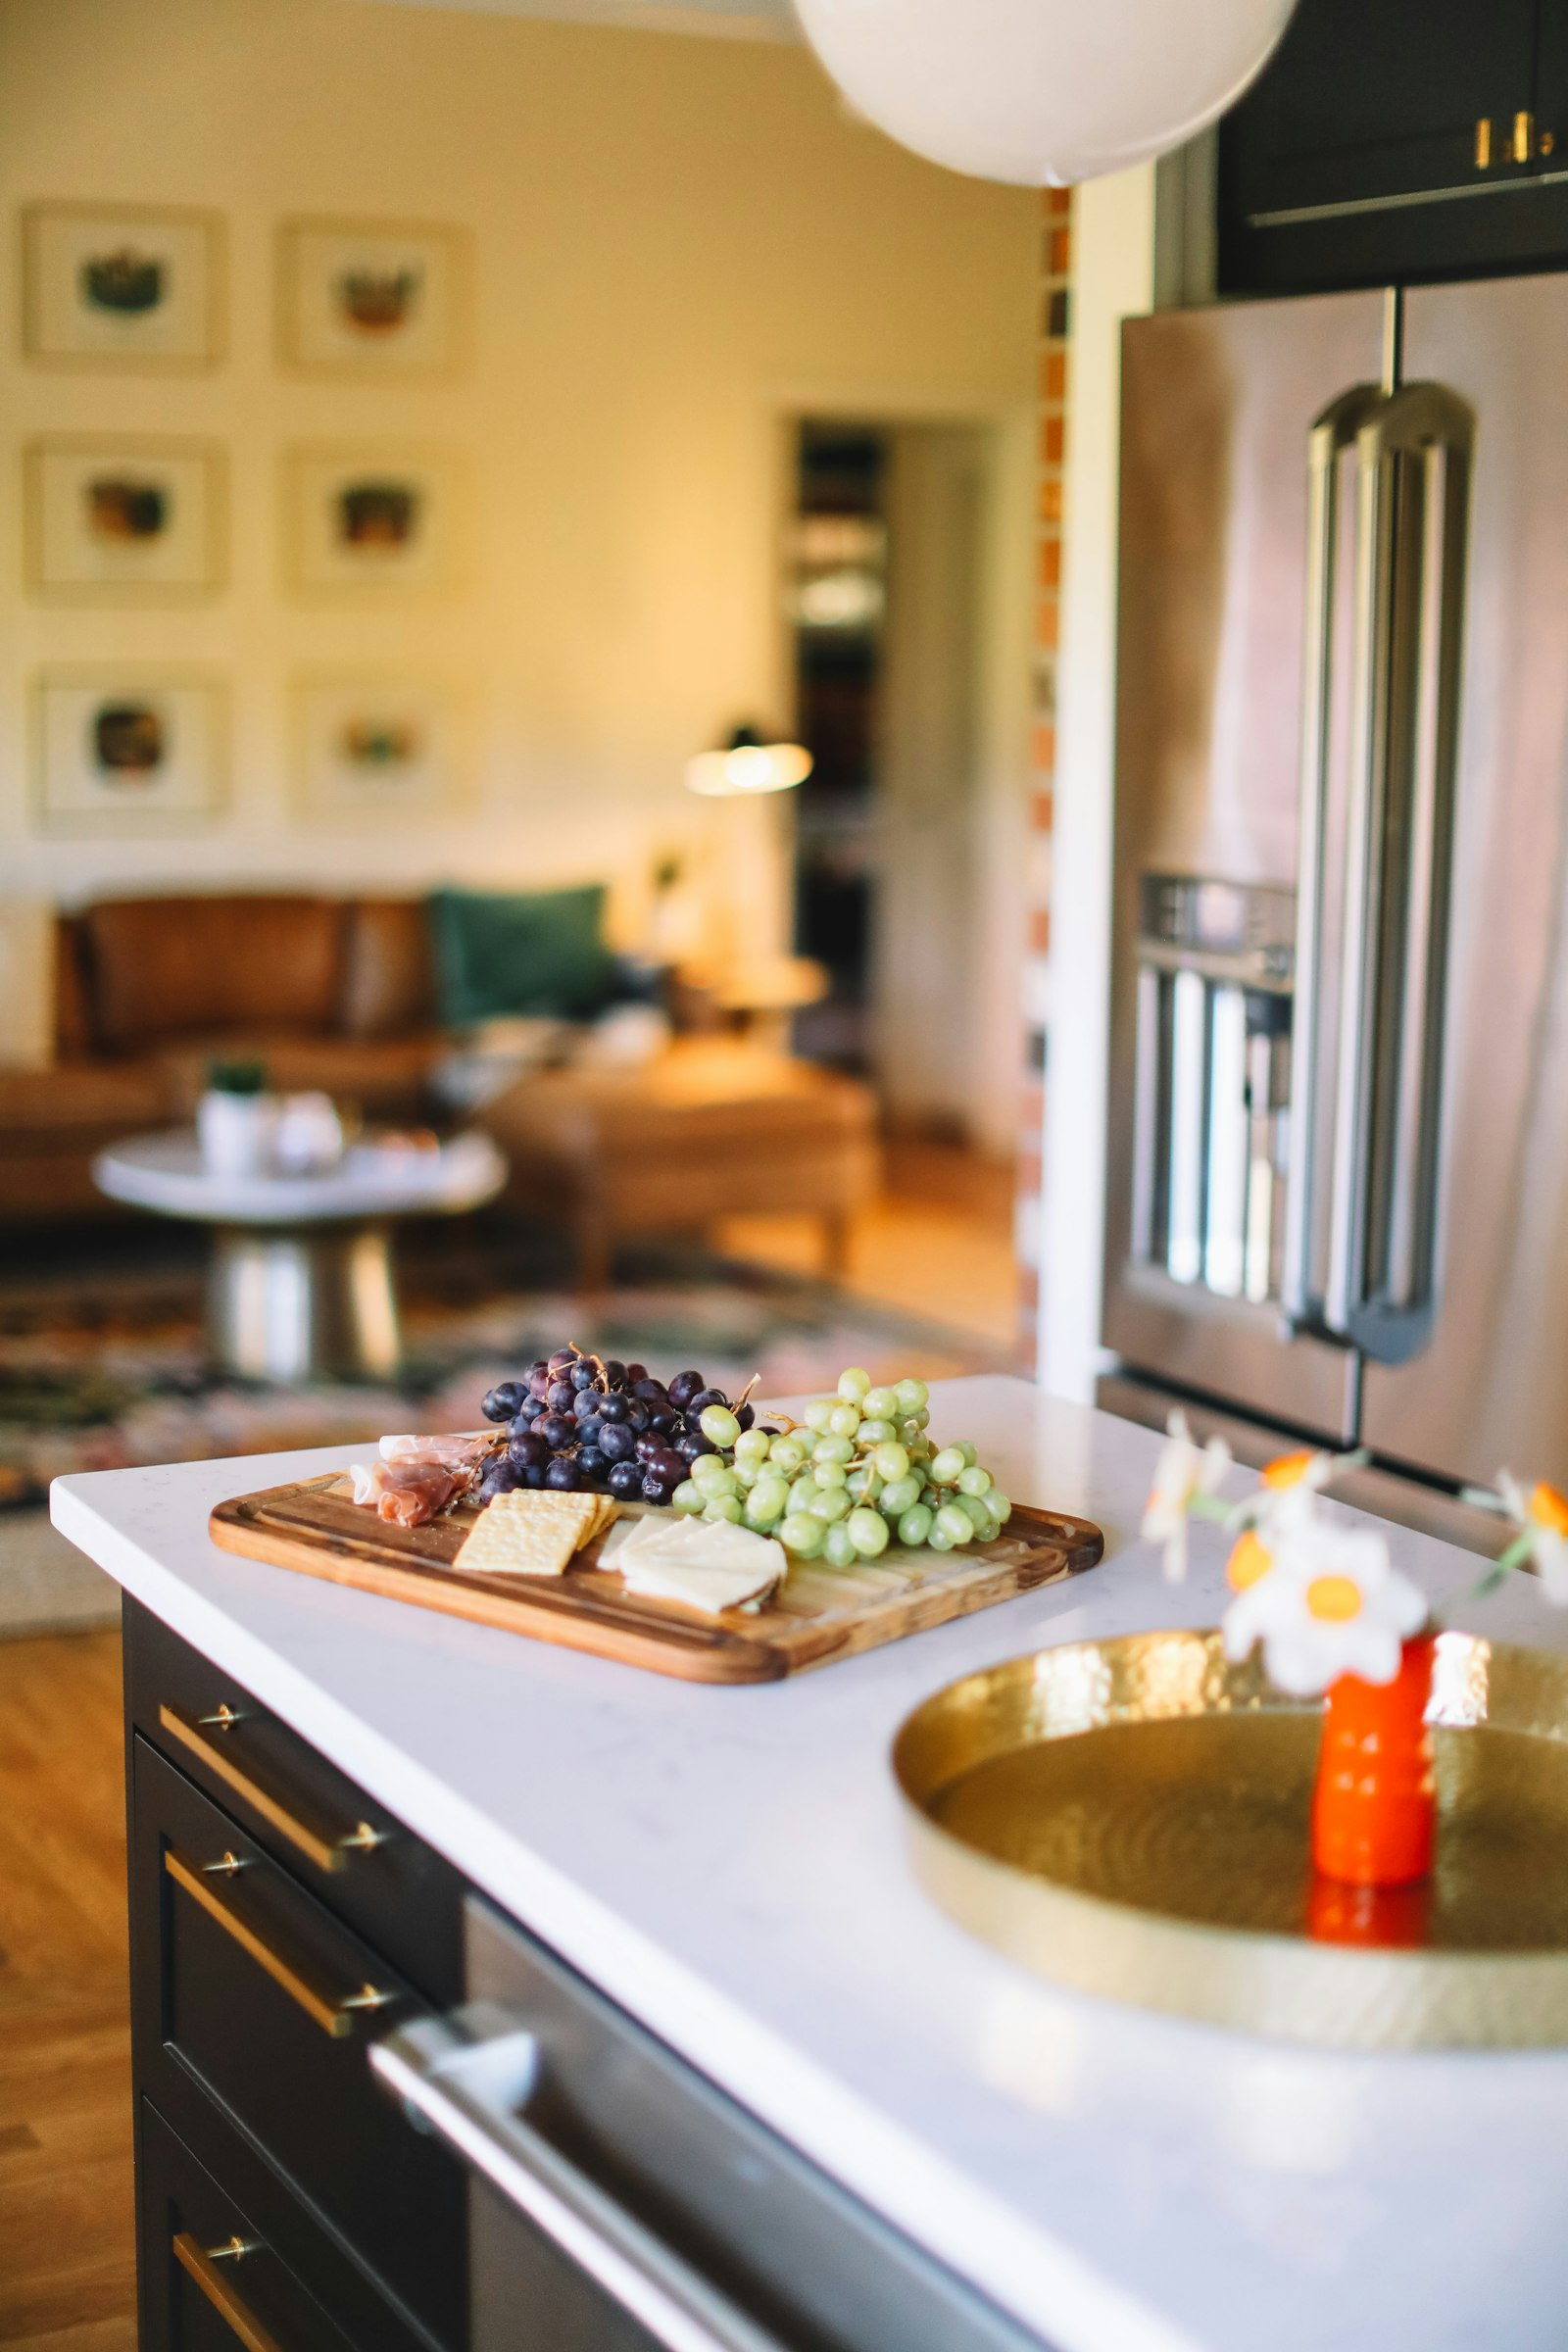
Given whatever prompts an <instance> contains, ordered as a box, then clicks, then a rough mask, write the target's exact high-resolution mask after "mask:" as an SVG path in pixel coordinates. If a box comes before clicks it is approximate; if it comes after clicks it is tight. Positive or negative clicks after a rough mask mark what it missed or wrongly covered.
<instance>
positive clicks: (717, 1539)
mask: <svg viewBox="0 0 1568 2352" xmlns="http://www.w3.org/2000/svg"><path fill="white" fill-rule="evenodd" d="M600 1565H601V1567H604V1568H613V1569H614V1570H615V1572H616V1573H617V1575H618V1576H619V1577H620V1579H621V1581H622V1583H623V1584H624V1585H625V1588H626V1590H627V1592H628V1593H638V1594H640V1595H641V1597H642V1598H643V1599H645V1600H674V1601H680V1602H682V1603H683V1604H684V1605H685V1606H686V1607H687V1608H689V1609H700V1610H701V1611H702V1612H703V1614H704V1615H705V1616H708V1617H716V1616H717V1615H718V1614H719V1612H720V1610H722V1609H738V1608H743V1607H744V1606H745V1605H746V1603H747V1602H748V1601H755V1600H757V1599H759V1598H760V1596H761V1594H763V1593H770V1592H771V1591H772V1590H773V1587H774V1586H775V1585H776V1584H777V1583H778V1582H779V1581H780V1579H781V1578H782V1577H783V1575H784V1572H785V1570H786V1569H787V1568H788V1566H789V1559H788V1556H787V1555H786V1553H785V1550H784V1546H783V1544H777V1543H775V1542H774V1541H773V1539H772V1537H771V1536H759V1535H756V1534H754V1533H753V1531H752V1530H751V1529H750V1528H749V1527H732V1526H730V1524H729V1523H728V1521H726V1520H720V1521H717V1522H713V1521H710V1520H705V1519H674V1520H670V1519H654V1518H646V1519H636V1520H633V1521H631V1522H630V1523H629V1524H626V1523H623V1525H622V1527H620V1528H617V1529H616V1530H615V1537H614V1543H613V1548H612V1546H611V1545H610V1544H607V1545H606V1547H605V1551H604V1553H603V1555H602V1556H601V1560H600Z"/></svg>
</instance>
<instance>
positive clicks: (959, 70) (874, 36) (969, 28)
mask: <svg viewBox="0 0 1568 2352" xmlns="http://www.w3.org/2000/svg"><path fill="white" fill-rule="evenodd" d="M795 5H796V9H797V13H798V14H799V16H800V20H801V25H802V27H803V29H804V31H805V33H806V36H807V38H808V40H809V42H810V44H811V46H812V48H813V49H814V50H815V51H816V53H817V55H818V57H819V58H820V59H821V61H822V63H823V65H824V66H825V67H826V68H827V70H828V72H829V73H830V74H831V75H832V76H833V79H834V80H835V81H836V82H837V83H838V85H839V87H840V89H841V90H843V92H844V94H845V96H846V97H847V98H849V99H850V101H851V102H852V104H853V105H855V106H856V107H858V110H859V111H860V113H861V114H863V115H866V116H868V117H869V118H870V120H871V121H872V122H873V123H876V124H877V126H878V127H879V128H880V129H882V130H885V131H887V132H888V133H889V135H890V136H891V137H893V138H895V139H897V140H898V141H899V142H900V144H901V145H902V146H905V147H912V148H913V150H914V152H915V154H916V155H923V156H927V157H929V159H930V160H931V161H932V162H933V163H938V164H947V165H948V166H949V167H950V168H951V169H952V170H953V171H955V172H971V173H973V174H974V175H975V176H976V177H977V178H981V179H1006V180H1017V181H1021V182H1023V183H1024V184H1026V185H1029V186H1036V187H1038V186H1041V185H1044V184H1047V183H1052V184H1055V185H1060V184H1062V183H1064V182H1066V181H1068V180H1077V179H1093V178H1095V177H1097V176H1098V175H1099V174H1100V173H1101V172H1119V171H1121V170H1122V169H1123V168H1124V167H1125V166H1127V165H1129V164H1136V163H1141V162H1143V161H1144V159H1145V158H1146V157H1148V156H1151V155H1159V154H1162V153H1163V152H1164V151H1165V150H1166V149H1168V148H1171V147H1179V146H1180V145H1181V143H1182V141H1183V140H1184V139H1189V138H1191V137H1192V136H1193V135H1194V133H1195V132H1197V131H1200V130H1201V129H1202V128H1203V126H1204V124H1205V123H1212V122H1213V121H1214V119H1215V117H1216V116H1218V115H1222V114H1223V113H1224V111H1225V109H1226V108H1227V107H1228V106H1229V105H1230V104H1231V103H1232V101H1233V100H1234V99H1236V98H1239V97H1240V96H1241V94H1242V92H1243V90H1245V89H1246V87H1247V85H1248V83H1249V82H1250V80H1251V79H1252V77H1253V76H1254V74H1256V73H1258V72H1259V71H1260V69H1261V68H1262V67H1263V66H1264V65H1265V64H1266V62H1267V60H1268V57H1269V53H1270V51H1271V50H1272V49H1273V48H1274V45H1275V43H1276V42H1277V41H1278V39H1279V37H1280V35H1281V33H1282V32H1283V31H1284V29H1285V26H1286V23H1287V21H1288V19H1289V17H1290V14H1291V10H1292V8H1293V7H1294V5H1295V0H795Z"/></svg>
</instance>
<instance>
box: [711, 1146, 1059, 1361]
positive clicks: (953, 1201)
mask: <svg viewBox="0 0 1568 2352" xmlns="http://www.w3.org/2000/svg"><path fill="white" fill-rule="evenodd" d="M884 1167H885V1174H884V1182H883V1187H882V1191H881V1193H880V1195H879V1197H878V1198H877V1199H876V1200H875V1201H873V1202H872V1203H871V1205H870V1207H869V1208H868V1209H866V1211H865V1212H864V1214H863V1215H862V1216H858V1217H857V1218H856V1219H855V1220H854V1222H853V1224H852V1225H851V1228H850V1235H849V1264H848V1267H847V1269H846V1271H845V1275H844V1278H843V1279H844V1284H845V1288H846V1289H848V1290H852V1291H857V1292H858V1293H859V1294H860V1296H861V1297H862V1298H866V1299H877V1300H879V1301H880V1302H882V1303H884V1304H886V1305H889V1306H896V1307H901V1308H903V1309H904V1310H905V1312H907V1313H910V1314H917V1315H928V1316H929V1317H930V1318H931V1320H932V1322H933V1323H939V1324H941V1323H945V1324H947V1325H949V1326H950V1327H951V1328H952V1329H953V1330H956V1331H962V1332H968V1333H973V1334H974V1336H975V1337H976V1338H979V1339H986V1340H992V1341H994V1342H996V1344H997V1345H998V1346H999V1347H1000V1348H1003V1349H1005V1350H1008V1351H1010V1350H1012V1349H1013V1348H1016V1347H1017V1346H1018V1259H1017V1245H1016V1241H1015V1238H1014V1226H1013V1220H1014V1196H1015V1192H1016V1171H1015V1169H1014V1168H1013V1165H1012V1163H1011V1161H1005V1160H995V1159H987V1158H986V1157H984V1156H983V1154H981V1153H980V1152H971V1151H967V1150H965V1149H964V1148H963V1147H962V1146H961V1145H956V1144H946V1143H940V1142H935V1141H928V1140H925V1139H921V1138H913V1137H895V1138H893V1139H892V1140H890V1142H889V1143H888V1144H887V1146H886V1149H885V1152H884ZM719 1239H720V1244H721V1247H722V1248H723V1249H724V1250H727V1251H729V1252H731V1253H732V1254H733V1255H735V1256H737V1257H754V1258H758V1259H760V1261H761V1262H762V1263H763V1264H764V1265H771V1266H780V1267H783V1268H786V1269H787V1270H788V1271H790V1272H792V1273H801V1274H815V1273H816V1272H817V1271H818V1270H819V1268H820V1265H821V1239H820V1234H819V1231H818V1228H817V1223H816V1220H815V1219H814V1218H811V1217H790V1216H765V1217H764V1216H758V1217H754V1216H744V1217H726V1218H725V1219H724V1220H723V1223H722V1226H721V1228H720V1234H719Z"/></svg>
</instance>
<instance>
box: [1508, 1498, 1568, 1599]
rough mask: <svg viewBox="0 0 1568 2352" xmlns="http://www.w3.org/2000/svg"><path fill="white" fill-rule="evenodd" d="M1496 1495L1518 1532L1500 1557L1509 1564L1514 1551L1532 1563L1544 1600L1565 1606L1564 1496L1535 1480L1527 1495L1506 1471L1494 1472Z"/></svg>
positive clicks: (1567, 1502) (1567, 1541)
mask: <svg viewBox="0 0 1568 2352" xmlns="http://www.w3.org/2000/svg"><path fill="white" fill-rule="evenodd" d="M1497 1494H1498V1495H1499V1497H1500V1498H1501V1501H1502V1507H1503V1509H1504V1510H1505V1511H1506V1512H1507V1514H1508V1516H1509V1518H1510V1519H1511V1520H1512V1521H1513V1523H1514V1525H1515V1527H1517V1528H1518V1530H1519V1536H1518V1538H1517V1540H1516V1544H1510V1545H1509V1546H1508V1550H1507V1551H1506V1552H1505V1553H1504V1554H1503V1558H1504V1559H1506V1560H1508V1561H1509V1564H1510V1565H1512V1564H1513V1554H1514V1553H1515V1550H1516V1548H1517V1550H1518V1554H1519V1557H1520V1559H1521V1560H1522V1559H1529V1560H1531V1561H1533V1563H1534V1564H1535V1567H1536V1570H1537V1572H1538V1574H1539V1575H1540V1578H1541V1581H1542V1583H1543V1584H1544V1586H1545V1588H1546V1598H1547V1599H1548V1600H1553V1601H1555V1602H1556V1603H1557V1605H1558V1606H1559V1607H1562V1606H1563V1605H1564V1604H1565V1603H1568V1495H1563V1494H1561V1493H1559V1491H1558V1490H1557V1488H1555V1487H1548V1486H1546V1485H1545V1484H1544V1482H1542V1481H1539V1480H1538V1482H1537V1483H1536V1485H1535V1486H1533V1487H1532V1488H1531V1490H1530V1492H1529V1494H1528V1495H1527V1494H1526V1493H1525V1491H1524V1489H1523V1488H1522V1487H1521V1486H1520V1484H1519V1481H1518V1480H1517V1479H1516V1478H1515V1477H1514V1476H1513V1475H1512V1473H1511V1472H1510V1471H1507V1470H1499V1471H1498V1473H1497Z"/></svg>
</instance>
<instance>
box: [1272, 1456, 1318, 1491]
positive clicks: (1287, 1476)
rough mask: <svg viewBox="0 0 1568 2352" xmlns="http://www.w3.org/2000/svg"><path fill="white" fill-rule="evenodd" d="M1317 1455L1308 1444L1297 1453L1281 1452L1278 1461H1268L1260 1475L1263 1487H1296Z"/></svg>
mask: <svg viewBox="0 0 1568 2352" xmlns="http://www.w3.org/2000/svg"><path fill="white" fill-rule="evenodd" d="M1316 1459H1317V1456H1316V1454H1315V1453H1314V1452H1313V1451H1312V1449H1311V1447H1310V1446H1303V1447H1302V1448H1301V1451H1300V1452H1299V1453H1282V1454H1281V1455H1280V1457H1279V1459H1278V1461H1273V1462H1270V1463H1269V1465H1268V1467H1267V1468H1266V1469H1265V1470H1263V1471H1262V1472H1261V1473H1260V1475H1261V1477H1262V1481H1263V1484H1264V1486H1265V1487H1276V1488H1277V1487H1299V1485H1300V1483H1301V1481H1302V1479H1303V1478H1304V1477H1305V1476H1306V1474H1307V1472H1308V1471H1309V1470H1310V1469H1311V1467H1312V1464H1313V1463H1314V1462H1315V1461H1316Z"/></svg>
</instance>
